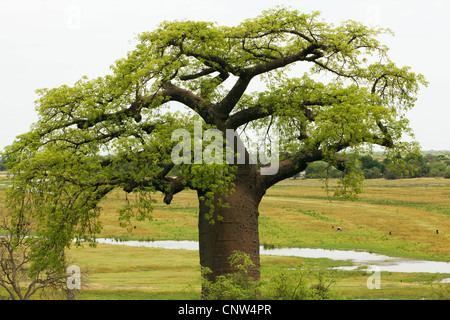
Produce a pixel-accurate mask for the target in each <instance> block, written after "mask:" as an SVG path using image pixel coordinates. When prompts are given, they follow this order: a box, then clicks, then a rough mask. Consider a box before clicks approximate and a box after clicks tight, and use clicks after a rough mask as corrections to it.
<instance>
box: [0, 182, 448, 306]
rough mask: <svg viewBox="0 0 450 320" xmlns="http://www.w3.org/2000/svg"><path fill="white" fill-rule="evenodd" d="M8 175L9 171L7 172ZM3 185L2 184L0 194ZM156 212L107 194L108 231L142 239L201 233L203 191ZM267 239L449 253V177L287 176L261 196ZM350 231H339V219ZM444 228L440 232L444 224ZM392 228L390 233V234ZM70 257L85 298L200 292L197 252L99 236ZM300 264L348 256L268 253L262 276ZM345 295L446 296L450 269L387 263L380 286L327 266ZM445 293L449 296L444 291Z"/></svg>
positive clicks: (424, 254) (423, 254)
mask: <svg viewBox="0 0 450 320" xmlns="http://www.w3.org/2000/svg"><path fill="white" fill-rule="evenodd" d="M0 179H1V178H0ZM3 196H4V189H2V188H1V187H0V197H3ZM155 199H157V200H158V202H157V203H156V204H155V209H154V212H153V219H152V220H151V221H142V222H137V221H133V222H132V226H133V227H134V226H136V228H132V231H131V232H129V231H127V230H126V229H124V228H121V227H120V226H119V223H118V221H117V217H118V213H117V209H118V208H119V207H120V205H122V204H123V203H124V193H123V192H115V193H113V194H111V195H110V196H109V197H108V198H107V199H105V200H104V201H103V202H102V208H103V214H102V217H101V221H102V224H103V231H102V234H101V235H99V236H100V237H115V238H120V239H128V240H132V239H138V240H197V237H198V230H197V215H198V208H197V205H198V202H197V198H196V193H195V192H191V191H185V192H182V193H180V194H178V195H176V196H175V197H174V200H173V202H172V204H171V205H170V206H167V205H165V204H164V203H162V201H161V196H160V195H155ZM259 222H260V226H259V227H260V242H261V244H262V245H267V246H288V247H309V248H328V249H359V250H365V251H369V252H374V253H380V254H385V255H389V256H397V257H410V258H420V259H427V260H435V261H450V179H442V178H421V179H407V180H384V179H383V180H366V182H365V189H364V193H363V194H362V195H361V196H360V199H359V200H357V201H344V200H338V199H334V198H331V197H330V198H329V197H328V196H327V193H326V191H325V190H324V189H323V183H322V182H321V181H319V180H286V181H283V182H282V183H279V184H277V185H276V186H274V187H272V188H271V189H269V190H268V192H267V194H266V196H265V197H264V199H263V201H262V203H261V205H260V221H259ZM338 226H339V227H341V228H342V232H337V231H336V228H337V227H338ZM436 229H438V230H439V233H438V234H437V233H436ZM389 233H390V234H389ZM69 257H70V260H71V262H72V263H73V264H76V265H78V266H80V268H81V270H82V275H83V279H82V281H83V282H82V283H83V287H82V290H81V291H80V294H79V296H78V298H79V299H105V300H106V299H198V298H199V292H200V267H199V258H198V252H196V251H186V250H166V249H154V248H136V247H124V246H114V245H101V244H99V245H98V246H97V247H96V248H90V247H87V246H86V247H81V248H72V249H70V251H69ZM300 264H303V265H304V266H308V267H311V268H312V267H314V266H320V267H324V268H329V267H335V266H340V265H349V264H350V263H349V262H348V261H332V260H328V259H306V258H295V257H275V256H262V257H261V265H262V267H261V274H262V279H263V280H267V279H269V275H270V274H272V273H273V272H275V271H283V270H284V271H286V270H291V269H295V268H296V267H298V266H299V265H300ZM329 272H330V274H329V275H328V276H329V277H331V278H333V279H334V280H335V281H336V282H335V284H334V285H333V290H335V291H336V292H337V293H338V295H339V297H340V298H342V299H380V298H387V299H422V298H430V299H434V298H437V297H442V296H444V297H448V290H449V286H450V284H436V283H433V282H432V279H433V280H439V279H443V278H449V277H450V273H449V274H437V275H433V274H427V273H394V272H392V273H390V272H382V274H381V284H382V289H381V290H369V289H368V288H367V286H366V283H367V282H366V281H367V278H368V276H369V275H370V274H368V273H367V272H366V271H365V270H359V271H337V270H332V271H329ZM443 293H447V295H446V296H445V295H443Z"/></svg>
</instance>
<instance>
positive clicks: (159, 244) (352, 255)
mask: <svg viewBox="0 0 450 320" xmlns="http://www.w3.org/2000/svg"><path fill="white" fill-rule="evenodd" d="M97 242H98V243H103V244H113V245H124V246H133V247H147V248H163V249H179V250H198V242H197V241H174V240H168V241H117V240H114V239H106V238H101V239H97ZM260 254H261V255H273V256H293V257H301V258H327V259H332V260H350V261H352V262H353V264H354V265H353V266H349V267H336V268H335V269H339V270H355V269H357V268H361V267H368V268H369V269H371V268H373V267H377V268H379V269H378V270H379V271H388V272H410V273H411V272H414V273H415V272H425V273H450V262H440V261H427V260H417V259H408V258H397V257H389V256H385V255H381V254H376V253H370V252H365V251H353V250H327V249H309V248H274V249H264V248H263V247H260Z"/></svg>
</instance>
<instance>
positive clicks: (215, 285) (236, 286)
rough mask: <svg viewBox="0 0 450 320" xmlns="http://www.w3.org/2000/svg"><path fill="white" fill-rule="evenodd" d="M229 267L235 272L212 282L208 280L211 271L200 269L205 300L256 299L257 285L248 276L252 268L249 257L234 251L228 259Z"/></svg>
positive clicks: (218, 277)
mask: <svg viewBox="0 0 450 320" xmlns="http://www.w3.org/2000/svg"><path fill="white" fill-rule="evenodd" d="M229 263H230V266H231V267H233V268H234V269H235V270H236V272H234V273H229V274H223V275H220V276H217V277H216V279H215V280H214V281H211V280H208V276H209V275H210V274H211V270H209V269H208V268H204V267H203V268H202V287H203V288H204V290H203V292H204V296H203V299H205V300H255V299H257V298H258V287H259V283H258V282H257V281H255V280H254V279H253V278H251V277H250V276H249V274H248V271H249V269H250V268H252V267H254V266H255V265H254V264H253V262H252V260H251V259H250V255H248V254H246V253H244V252H241V251H238V250H236V251H234V252H233V254H232V255H231V256H230V257H229Z"/></svg>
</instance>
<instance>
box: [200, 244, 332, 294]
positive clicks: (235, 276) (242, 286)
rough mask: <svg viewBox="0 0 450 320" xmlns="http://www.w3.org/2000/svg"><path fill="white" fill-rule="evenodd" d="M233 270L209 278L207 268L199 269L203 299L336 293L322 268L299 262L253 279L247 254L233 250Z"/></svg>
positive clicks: (231, 259)
mask: <svg viewBox="0 0 450 320" xmlns="http://www.w3.org/2000/svg"><path fill="white" fill-rule="evenodd" d="M229 262H230V266H232V267H233V268H235V270H236V271H235V272H234V273H230V274H224V275H220V276H218V277H217V278H216V279H215V281H211V280H208V275H209V274H210V272H211V271H210V270H208V269H207V268H203V269H202V286H203V288H204V289H206V290H204V296H203V299H206V300H257V299H263V300H330V299H336V298H337V297H338V295H337V293H336V292H334V291H333V288H332V286H333V284H334V283H335V282H336V281H335V280H334V279H333V277H332V275H331V273H330V272H329V271H328V270H326V269H324V268H319V269H310V268H306V267H305V266H302V265H300V266H298V267H296V268H295V269H294V270H285V271H281V272H279V271H278V272H271V273H270V275H269V277H268V279H267V280H266V281H255V280H254V279H252V278H251V277H249V275H248V270H249V269H250V268H251V267H254V264H253V262H252V261H251V259H250V256H249V255H248V254H246V253H243V252H240V251H234V252H233V254H232V255H231V256H230V258H229Z"/></svg>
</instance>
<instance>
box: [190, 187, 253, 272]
mask: <svg viewBox="0 0 450 320" xmlns="http://www.w3.org/2000/svg"><path fill="white" fill-rule="evenodd" d="M256 189H257V188H256V187H255V185H253V186H252V185H250V184H247V183H246V184H243V183H239V184H237V185H236V186H235V191H234V192H233V194H232V195H231V196H230V197H229V198H228V200H227V202H228V204H229V208H221V207H219V208H218V207H217V206H216V207H215V211H214V219H215V222H214V223H213V224H212V223H210V221H209V220H208V219H206V218H205V215H206V214H207V213H208V212H209V207H207V206H206V205H205V203H204V202H203V201H200V214H199V246H200V248H199V249H200V264H201V266H202V267H208V268H209V269H210V270H211V271H212V275H211V277H210V279H209V280H212V281H214V279H215V277H217V276H219V275H221V274H226V273H232V272H235V271H236V269H234V268H232V267H231V266H230V262H229V257H230V255H231V254H232V253H233V251H235V250H239V251H242V252H244V253H247V254H249V255H250V258H251V260H252V261H253V263H254V265H255V267H254V268H252V269H251V270H249V276H251V277H252V278H253V279H255V280H258V279H259V266H260V263H259V233H258V215H259V213H258V205H259V202H260V201H261V197H262V195H261V194H259V193H258V192H257V190H256ZM217 215H220V216H221V217H222V218H223V219H222V220H221V221H217V219H216V217H217Z"/></svg>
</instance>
